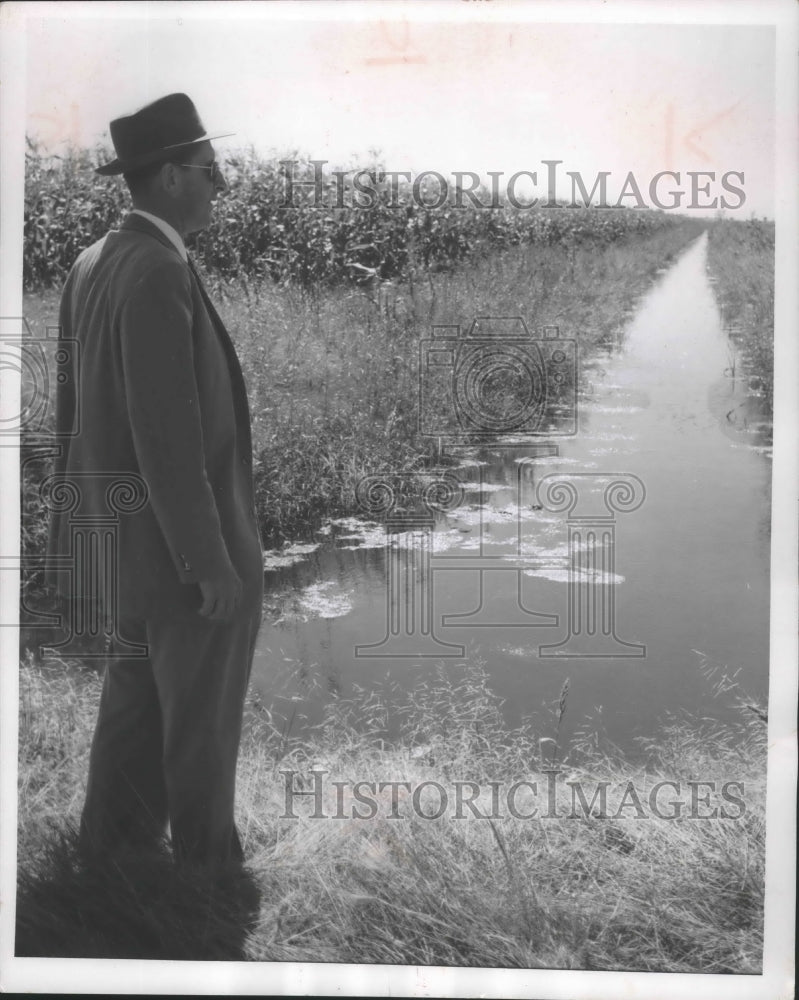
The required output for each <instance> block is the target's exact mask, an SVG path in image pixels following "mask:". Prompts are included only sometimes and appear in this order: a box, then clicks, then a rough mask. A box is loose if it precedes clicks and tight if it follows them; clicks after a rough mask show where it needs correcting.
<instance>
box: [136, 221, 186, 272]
mask: <svg viewBox="0 0 799 1000" xmlns="http://www.w3.org/2000/svg"><path fill="white" fill-rule="evenodd" d="M131 214H132V215H142V216H144V218H145V219H149V220H150V222H152V224H153V225H154V226H158V228H159V229H160V230H161V232H162V233H163V234H164V236H166V238H167V239H168V240H169V241H170V243H172V244H173V245H174V247H175V249H176V250H177V252H178V253H179V254H180V256H181V258H182V259H183V260H184V261H187V260H188V259H189V255H188V253H187V252H186V247H185V245H184V243H183V240H182V239H181V238H180V235H179V233H178V231H177V230H176V229H174V228H173V227H172V226H170V225H169V223H168V222H165V221H164V220H163V219H159V218H158V216H157V215H153V214H152V213H150V212H144V211H142V209H140V208H134V209H131Z"/></svg>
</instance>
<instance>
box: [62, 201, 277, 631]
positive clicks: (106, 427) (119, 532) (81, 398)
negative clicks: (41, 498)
mask: <svg viewBox="0 0 799 1000" xmlns="http://www.w3.org/2000/svg"><path fill="white" fill-rule="evenodd" d="M59 321H60V325H61V331H60V336H61V337H65V338H74V339H76V340H77V341H78V342H79V349H78V352H77V354H76V360H75V361H74V370H73V371H71V372H69V373H67V374H68V377H67V378H66V380H65V382H64V385H63V386H62V387H60V388H59V390H58V396H57V401H56V424H57V426H56V430H57V433H58V434H59V437H60V442H61V454H60V456H59V457H58V459H57V460H56V481H60V480H61V479H66V480H67V482H68V483H71V484H72V489H73V497H72V501H71V502H70V503H71V505H69V504H68V505H67V506H68V507H69V509H63V510H61V509H59V507H64V504H63V503H60V504H59V503H52V502H51V504H50V505H51V508H53V513H52V514H51V522H50V535H49V543H48V556H50V557H51V560H50V562H49V564H48V579H49V581H50V583H51V584H53V585H54V586H55V587H56V589H57V591H58V592H59V593H60V594H61V595H63V596H65V597H75V596H78V597H86V596H90V593H89V592H90V591H91V586H90V585H89V584H87V583H85V582H81V579H80V578H81V577H83V578H85V577H86V571H85V570H80V571H79V572H78V573H77V574H75V573H74V572H67V571H64V569H63V568H62V569H61V570H60V571H59V569H58V568H57V566H56V560H55V559H53V558H52V557H58V556H61V557H62V563H63V557H64V556H67V557H69V558H70V559H72V560H73V562H74V559H75V548H76V545H77V546H78V547H80V546H84V545H85V542H77V543H76V542H75V540H74V526H75V523H76V517H79V518H80V519H81V521H80V523H81V524H87V523H88V524H89V525H91V524H92V523H97V524H99V525H101V526H102V524H109V523H111V522H109V521H108V518H109V498H111V497H112V493H109V486H110V484H111V483H112V481H113V480H114V479H116V481H117V484H118V488H117V492H116V494H113V499H114V501H115V502H114V504H113V507H114V511H113V512H111V514H112V521H113V531H114V532H115V536H116V540H115V541H114V542H113V545H114V546H115V548H116V562H117V567H118V580H117V581H116V582H114V583H113V587H114V589H116V591H117V595H116V597H113V594H112V591H111V590H109V583H108V581H106V582H104V584H103V587H102V588H101V589H104V590H105V592H106V595H107V597H106V603H107V601H108V600H111V599H112V597H113V600H114V601H116V600H117V599H118V607H119V611H120V613H121V614H126V615H127V614H130V615H136V616H141V617H152V616H171V615H175V614H182V613H192V614H193V613H195V612H196V610H197V608H198V607H199V606H200V603H201V595H200V588H199V586H198V585H197V584H198V582H199V581H200V580H205V579H210V578H213V577H216V576H219V575H220V574H221V573H222V572H223V571H224V570H225V569H227V568H229V567H230V566H231V565H232V567H233V568H234V569H235V570H236V572H237V573H238V575H239V577H240V578H241V580H242V583H243V585H244V594H243V600H242V605H241V609H240V610H241V612H242V614H251V613H252V612H254V611H255V610H256V609H257V608H258V607H260V602H261V596H262V589H263V559H262V552H261V540H260V535H259V531H258V526H257V523H256V515H255V504H254V493H253V479H252V443H251V436H250V434H251V431H250V413H249V406H248V403H247V394H246V390H245V385H244V379H243V377H242V372H241V367H240V365H239V362H238V359H237V357H236V353H235V350H234V348H233V344H232V343H231V340H230V337H229V336H228V333H227V331H226V330H225V328H224V325H223V324H222V321H221V320H220V318H219V316H218V314H217V312H216V310H215V309H214V307H213V305H212V304H211V302H210V299H209V298H208V295H207V294H206V292H205V289H204V288H202V286H201V284H200V282H199V280H198V278H197V277H196V275H195V273H194V272H193V271H192V269H191V268H190V267H189V265H188V264H186V263H185V262H184V261H183V260H182V258H181V256H180V254H179V253H178V252H177V250H176V248H175V247H174V246H173V245H172V244H171V243H170V242H169V240H168V239H167V238H166V236H164V235H163V234H162V233H161V231H160V230H159V229H158V228H157V227H156V226H153V225H152V224H151V223H150V222H149V221H148V220H147V219H144V218H143V217H141V216H137V215H130V216H128V218H127V219H125V221H124V223H123V224H122V226H121V228H120V229H114V230H111V231H110V232H109V233H108V234H107V235H106V236H105V237H104V238H103V239H101V240H99V241H98V242H97V243H95V244H94V245H93V246H91V247H89V248H88V249H86V250H84V251H83V253H82V254H81V255H80V256H79V257H78V259H77V261H76V262H75V265H74V266H73V268H72V270H71V272H70V274H69V276H68V278H67V281H66V284H65V286H64V291H63V295H62V299H61V310H60V317H59ZM70 433H73V434H74V436H72V437H69V436H68V435H69V434H70ZM131 475H132V476H134V477H135V476H139V477H141V479H142V480H143V481H144V483H145V484H146V499H145V500H144V501H143V502H140V500H141V498H138V499H135V498H132V497H131V495H130V486H129V485H128V486H127V487H126V486H125V485H124V483H125V482H128V484H130V482H131V479H130V477H131ZM132 481H134V482H135V480H132ZM75 490H77V494H76V493H75ZM126 491H127V493H126ZM134 492H135V491H134ZM61 493H63V489H62V490H61ZM57 495H58V489H57V488H54V489H53V490H52V491H51V496H52V497H57ZM75 496H77V497H78V499H77V500H76V499H75ZM103 518H105V521H103ZM95 589H96V585H95ZM101 601H102V598H101Z"/></svg>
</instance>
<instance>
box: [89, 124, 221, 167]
mask: <svg viewBox="0 0 799 1000" xmlns="http://www.w3.org/2000/svg"><path fill="white" fill-rule="evenodd" d="M235 134H236V133H235V132H217V133H214V135H208V133H206V134H205V135H201V136H200V137H199V138H197V139H192V140H191V141H190V142H177V143H175V144H174V145H172V146H164V147H163V148H161V149H156V150H153V151H152V152H150V153H146V154H145V155H143V156H137V157H134V159H132V160H125V161H123V160H120V159H119V158H117V159H115V160H111V162H110V163H103V164H102V165H101V166H99V167H95V170H94V172H95V173H96V174H101V175H102V176H103V177H113V176H114V175H116V174H124V173H128V172H129V171H132V170H138V169H139V168H140V167H149V166H151V165H152V164H154V163H158V162H164V163H166V162H167V161H168V160H169V159H170V158H171V155H172V151H173V150H175V149H185V148H187V147H188V146H196V145H197V144H198V143H200V142H212V141H213V140H214V139H227V138H228V136H231V135H235Z"/></svg>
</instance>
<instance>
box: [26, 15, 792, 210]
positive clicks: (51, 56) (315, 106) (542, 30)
mask: <svg viewBox="0 0 799 1000" xmlns="http://www.w3.org/2000/svg"><path fill="white" fill-rule="evenodd" d="M465 6H466V8H467V9H468V10H467V13H468V14H469V15H470V16H466V15H465V14H464V15H462V16H461V15H460V11H461V10H462V9H464V5H463V4H458V3H449V4H447V5H444V6H442V7H440V6H439V5H437V4H432V5H429V6H428V5H425V9H424V11H422V7H421V4H413V3H411V4H405V5H403V10H404V13H403V14H401V15H400V17H399V18H396V17H395V14H396V8H395V7H393V5H390V6H389V7H388V8H386V14H385V16H383V17H382V19H378V17H377V12H378V5H376V4H359V5H357V6H356V8H355V9H353V8H352V7H350V5H346V4H345V5H344V14H342V12H341V11H336V10H335V9H334V8H332V7H329V6H328V5H326V4H310V5H309V4H305V3H299V4H289V5H285V6H284V5H274V6H272V5H267V6H261V5H258V4H254V5H247V6H246V7H245V6H242V5H239V4H231V5H228V6H227V7H225V8H220V7H219V6H218V5H216V4H207V5H204V4H186V5H179V6H177V7H176V6H175V5H173V4H158V5H156V4H150V5H137V4H120V5H115V6H114V7H113V8H106V7H105V5H84V6H80V5H78V6H74V5H70V4H58V5H55V6H52V5H50V4H41V5H32V7H33V8H34V9H33V11H32V12H31V11H29V12H28V27H27V41H28V50H27V104H26V108H27V130H28V132H29V133H30V134H32V135H36V136H38V138H39V140H40V141H41V142H42V143H43V144H44V145H45V146H46V147H47V148H48V149H50V150H52V151H57V150H58V149H59V148H62V147H63V144H64V143H65V142H67V141H72V142H74V143H77V144H79V145H93V144H94V143H95V142H98V141H106V142H108V122H109V120H110V119H112V118H115V117H118V116H119V115H122V114H127V113H129V112H131V111H133V110H135V109H136V108H138V107H140V106H142V105H143V104H145V103H147V102H149V101H151V100H154V99H156V98H157V97H160V96H163V95H164V94H166V93H170V92H173V91H184V92H186V93H188V94H189V95H190V96H191V97H192V98H193V100H194V101H195V104H196V105H197V107H198V110H199V111H200V114H201V117H202V119H203V121H204V123H205V125H206V126H207V127H208V128H209V130H212V131H225V132H227V131H233V132H235V133H236V134H235V136H234V137H233V138H230V139H225V140H221V141H220V142H219V143H218V144H217V146H218V149H219V150H220V152H221V153H223V154H224V152H225V151H228V152H229V151H231V150H232V149H234V148H236V147H237V146H238V147H240V146H248V145H253V146H254V147H255V148H256V149H258V150H260V151H262V152H264V153H272V152H274V153H277V154H284V153H286V152H289V151H292V150H297V151H299V153H300V154H301V155H308V156H311V157H314V158H317V159H324V160H328V161H330V163H331V165H334V166H340V167H347V166H353V165H355V164H358V163H364V162H367V161H368V160H369V156H370V151H377V152H379V153H380V154H381V156H382V159H383V161H384V162H385V164H386V166H387V167H388V168H389V169H394V170H409V171H411V172H412V173H414V174H418V173H419V172H420V171H422V170H438V171H440V172H442V173H444V174H445V175H449V174H451V173H452V171H455V170H471V171H474V172H477V173H479V174H481V175H485V173H486V172H487V171H502V172H504V173H505V174H506V175H510V174H512V173H514V172H515V171H520V170H530V171H537V177H538V181H537V183H538V190H539V191H541V189H542V188H543V187H544V179H543V178H544V172H545V168H544V167H543V166H542V161H543V160H561V161H562V167H560V168H559V172H562V173H559V177H561V178H562V181H563V184H564V185H565V187H563V188H561V187H560V186H559V188H558V194H559V195H561V196H568V193H569V185H570V182H569V181H568V178H566V176H565V171H577V172H579V173H580V174H581V176H582V177H583V178H584V179H585V180H586V182H587V183H588V188H589V190H590V187H591V186H592V184H593V180H594V178H595V175H596V173H597V172H598V171H609V172H610V175H611V178H610V180H609V188H610V190H611V191H612V192H614V193H615V192H617V191H618V189H619V188H620V186H621V184H622V183H623V181H624V178H625V177H626V175H627V174H628V173H629V172H633V174H634V175H635V178H636V182H637V183H638V184H639V187H641V188H642V189H643V193H644V198H645V199H647V200H648V198H649V196H648V194H647V193H646V188H647V185H648V184H649V182H650V180H651V178H652V177H653V176H654V175H655V174H657V173H658V172H659V171H664V170H674V171H679V172H680V173H681V181H680V182H679V183H676V182H675V184H671V179H669V180H668V183H667V184H666V185H664V187H663V188H662V190H663V191H664V192H665V191H668V189H669V186H671V187H674V186H677V187H681V188H683V189H684V190H685V191H686V192H687V193H686V195H685V197H684V201H683V205H682V207H683V208H684V207H685V205H686V203H687V201H688V200H689V194H688V192H689V191H690V181H689V179H688V177H687V172H688V171H710V172H713V173H714V175H715V179H714V181H713V182H712V183H711V192H710V194H709V195H708V197H712V196H713V195H723V194H724V193H725V192H724V191H723V189H722V188H721V187H720V178H721V176H722V175H723V174H725V173H727V172H729V171H735V172H740V173H743V174H744V180H743V181H741V180H740V179H735V180H734V183H735V185H736V186H737V187H739V188H742V189H743V191H744V199H743V203H742V204H741V205H740V208H739V209H738V211H737V212H735V211H733V212H729V213H728V214H731V215H734V216H735V215H738V216H743V217H747V218H748V217H749V216H750V215H751V214H753V213H754V214H755V215H758V216H761V215H767V216H769V217H771V216H773V214H774V202H773V194H772V192H773V187H774V136H775V93H774V74H775V66H774V31H773V28H770V27H765V26H757V25H709V26H700V25H695V24H683V25H669V24H638V25H634V24H609V23H603V24H600V23H595V24H591V23H585V22H583V23H536V22H535V21H530V20H529V19H528V20H526V21H525V20H523V19H522V16H521V15H522V14H524V15H525V16H526V17H528V18H529V16H530V14H531V11H532V12H533V13H534V12H535V10H536V7H535V5H532V4H520V5H516V7H514V8H513V10H519V11H520V15H519V19H515V17H513V16H512V15H509V14H508V8H506V9H505V11H504V15H503V18H502V19H501V18H499V17H496V16H491V17H489V16H488V14H485V16H483V17H482V19H481V20H478V19H477V17H476V16H475V15H474V13H473V11H474V5H473V4H472V5H468V4H467V5H465ZM38 8H40V9H41V11H42V14H41V15H38V14H37V9H38ZM485 9H486V7H485V5H484V7H483V10H485ZM494 10H496V8H493V9H492V15H493V11H494ZM98 12H99V13H98ZM381 13H382V12H381ZM389 14H390V15H391V16H389ZM131 15H135V16H131ZM336 18H337V19H336ZM509 18H510V19H509ZM503 183H504V182H503ZM703 183H704V182H703ZM533 186H534V185H533V184H532V181H531V180H529V179H527V180H526V181H525V182H524V183H522V184H521V186H520V188H519V190H520V191H523V190H524V189H525V187H527V188H528V189H530V190H531V189H532V187H533ZM663 197H664V196H663V195H661V199H663ZM728 200H729V201H730V202H731V203H736V204H737V203H738V202H741V200H742V199H741V198H740V197H736V198H731V197H729V196H728ZM626 203H627V204H631V203H632V201H630V200H628V201H627V202H626ZM707 214H712V213H707Z"/></svg>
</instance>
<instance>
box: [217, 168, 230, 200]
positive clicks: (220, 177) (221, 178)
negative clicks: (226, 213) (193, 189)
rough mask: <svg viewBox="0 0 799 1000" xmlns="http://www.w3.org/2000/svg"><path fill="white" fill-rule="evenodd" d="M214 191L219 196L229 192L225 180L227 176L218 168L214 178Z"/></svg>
mask: <svg viewBox="0 0 799 1000" xmlns="http://www.w3.org/2000/svg"><path fill="white" fill-rule="evenodd" d="M214 191H215V192H216V193H217V194H222V192H223V191H227V181H226V180H225V175H224V174H223V173H222V171H221V170H219V169H218V168H217V171H216V174H215V176H214Z"/></svg>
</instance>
